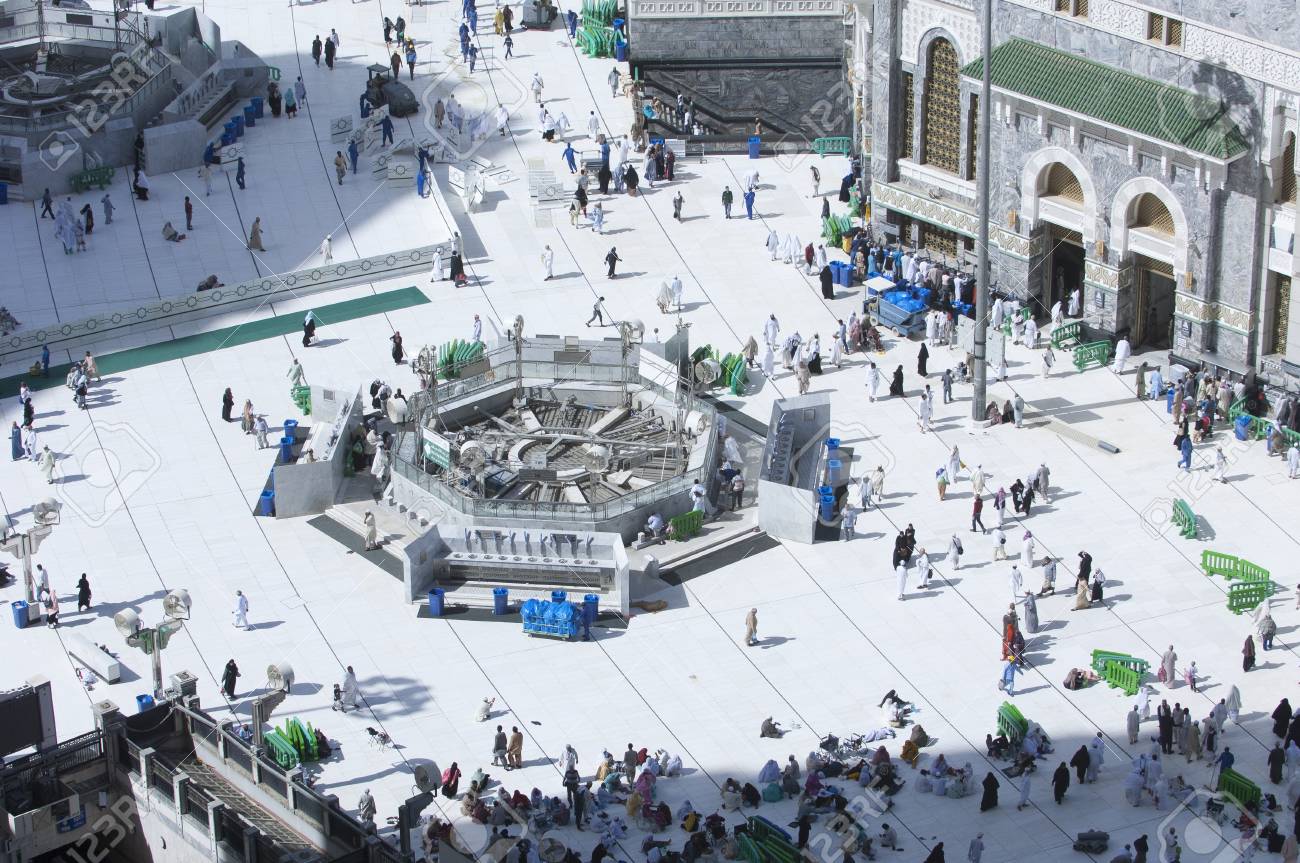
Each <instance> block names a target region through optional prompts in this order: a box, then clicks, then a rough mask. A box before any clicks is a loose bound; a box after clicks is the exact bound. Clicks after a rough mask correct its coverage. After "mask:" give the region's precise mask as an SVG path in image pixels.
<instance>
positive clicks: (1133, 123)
mask: <svg viewBox="0 0 1300 863" xmlns="http://www.w3.org/2000/svg"><path fill="white" fill-rule="evenodd" d="M961 71H962V74H963V75H965V76H967V77H971V78H975V79H977V80H978V79H980V78H982V77H983V75H984V59H983V58H982V57H981V58H979V59H977V60H975V61H973V62H971V63H968V64H967V65H966V66H965V67H963V68H962V70H961ZM991 78H992V82H993V86H994V87H997V88H999V89H1002V90H1010V91H1012V92H1014V93H1019V94H1021V95H1022V96H1025V97H1027V98H1029V99H1033V100H1035V101H1038V102H1046V103H1048V104H1050V105H1055V106H1057V107H1058V108H1061V109H1063V110H1066V111H1070V112H1072V113H1075V114H1082V115H1084V116H1086V117H1092V118H1094V119H1096V120H1099V121H1101V122H1103V123H1109V124H1110V125H1113V126H1119V127H1121V128H1124V129H1129V130H1132V131H1134V132H1137V133H1138V134H1141V135H1145V136H1147V137H1149V138H1156V139H1158V140H1161V141H1168V142H1169V143H1171V144H1176V145H1178V146H1180V147H1185V148H1186V149H1188V150H1193V151H1195V152H1197V153H1203V154H1204V155H1206V156H1211V157H1213V158H1215V159H1221V160H1224V161H1227V160H1229V159H1232V158H1233V157H1235V156H1237V155H1240V154H1241V153H1243V152H1245V151H1246V150H1248V149H1249V148H1250V146H1249V144H1248V143H1247V142H1246V139H1245V137H1244V136H1243V135H1242V134H1241V130H1240V129H1238V128H1237V126H1236V124H1235V123H1233V122H1232V119H1231V118H1230V117H1229V116H1228V113H1227V109H1226V108H1225V107H1224V106H1223V105H1222V104H1221V103H1219V102H1216V101H1215V100H1213V99H1209V98H1207V97H1205V96H1202V95H1200V94H1199V93H1194V92H1191V91H1190V90H1182V89H1179V88H1178V87H1171V86H1169V85H1168V84H1162V83H1160V82H1159V81H1153V80H1151V79H1150V78H1143V77H1141V76H1140V75H1134V74H1132V73H1130V72H1124V71H1122V70H1120V69H1115V68H1112V67H1110V66H1106V65H1103V64H1101V63H1097V62H1095V61H1093V60H1087V59H1084V58H1083V57H1080V56H1078V55H1076V54H1071V53H1069V52H1068V51H1060V50H1057V49H1056V48H1049V47H1048V46H1046V45H1040V44H1038V43H1037V42H1030V41H1028V40H1026V39H1019V38H1016V39H1009V40H1008V41H1006V42H1003V43H1002V44H1001V45H999V46H998V47H996V48H994V49H993V68H992V72H991Z"/></svg>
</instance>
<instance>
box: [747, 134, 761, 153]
mask: <svg viewBox="0 0 1300 863" xmlns="http://www.w3.org/2000/svg"><path fill="white" fill-rule="evenodd" d="M762 145H763V139H762V138H760V137H759V136H757V135H750V137H749V158H751V159H757V158H758V151H759V149H760V148H761V147H762Z"/></svg>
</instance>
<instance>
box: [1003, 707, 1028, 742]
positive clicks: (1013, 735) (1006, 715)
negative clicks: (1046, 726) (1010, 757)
mask: <svg viewBox="0 0 1300 863" xmlns="http://www.w3.org/2000/svg"><path fill="white" fill-rule="evenodd" d="M1028 732H1029V722H1028V721H1026V720H1025V717H1024V716H1023V715H1022V714H1021V712H1020V710H1019V708H1017V707H1016V706H1015V705H1014V704H1012V703H1011V702H1009V701H1004V702H1002V706H1001V707H999V708H998V734H1001V735H1002V736H1003V737H1005V738H1006V739H1007V740H1009V741H1011V745H1012V746H1019V745H1020V741H1022V740H1024V739H1025V735H1026V734H1027V733H1028Z"/></svg>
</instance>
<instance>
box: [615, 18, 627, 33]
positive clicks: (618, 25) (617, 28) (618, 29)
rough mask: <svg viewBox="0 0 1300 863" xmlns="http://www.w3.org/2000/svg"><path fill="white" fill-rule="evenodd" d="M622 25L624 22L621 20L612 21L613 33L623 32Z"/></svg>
mask: <svg viewBox="0 0 1300 863" xmlns="http://www.w3.org/2000/svg"><path fill="white" fill-rule="evenodd" d="M624 23H625V22H624V21H623V19H622V18H615V19H614V32H615V33H622V32H623V24H624Z"/></svg>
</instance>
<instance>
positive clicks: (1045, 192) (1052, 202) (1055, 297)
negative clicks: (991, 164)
mask: <svg viewBox="0 0 1300 863" xmlns="http://www.w3.org/2000/svg"><path fill="white" fill-rule="evenodd" d="M1038 215H1039V218H1040V219H1042V220H1043V221H1044V222H1046V223H1047V225H1048V236H1047V241H1048V246H1047V247H1048V258H1047V267H1048V270H1047V272H1048V273H1049V274H1050V275H1049V278H1048V279H1047V285H1046V291H1045V292H1044V295H1043V297H1042V300H1041V305H1042V309H1038V310H1035V311H1036V313H1037V314H1043V313H1047V312H1050V311H1051V308H1052V306H1053V305H1054V304H1056V303H1061V305H1062V306H1063V307H1065V308H1066V309H1068V308H1069V300H1070V296H1071V295H1072V294H1073V293H1074V292H1075V291H1079V292H1080V295H1081V296H1082V292H1083V271H1084V258H1085V252H1084V245H1083V242H1084V241H1083V234H1082V231H1081V229H1082V227H1083V225H1084V219H1085V218H1087V216H1086V215H1085V207H1084V196H1083V186H1082V184H1081V183H1080V182H1079V178H1078V177H1077V176H1075V174H1074V172H1073V171H1071V170H1070V169H1069V168H1068V167H1066V166H1065V165H1063V164H1062V163H1060V162H1053V163H1052V164H1050V165H1048V166H1047V168H1045V169H1044V170H1043V172H1042V173H1041V174H1040V175H1039V180H1038ZM1081 308H1082V306H1081Z"/></svg>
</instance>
